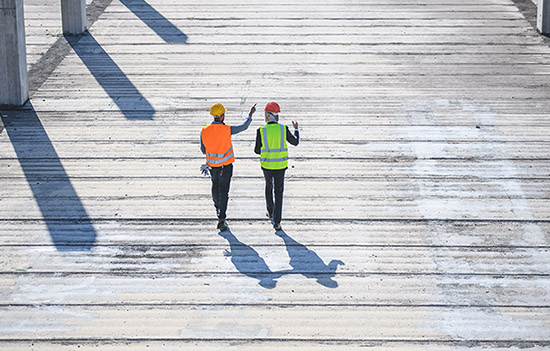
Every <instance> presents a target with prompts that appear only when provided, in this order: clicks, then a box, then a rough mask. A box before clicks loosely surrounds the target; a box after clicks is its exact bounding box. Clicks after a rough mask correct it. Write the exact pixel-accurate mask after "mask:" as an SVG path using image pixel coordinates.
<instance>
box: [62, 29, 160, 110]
mask: <svg viewBox="0 0 550 351" xmlns="http://www.w3.org/2000/svg"><path fill="white" fill-rule="evenodd" d="M65 38H66V39H67V42H68V43H69V44H70V45H71V47H72V48H73V50H74V51H75V52H76V54H77V55H78V57H79V58H80V59H81V60H82V62H83V63H84V64H85V65H86V67H87V68H88V70H89V71H90V73H91V74H92V75H93V76H94V78H95V80H96V81H97V82H98V83H99V84H100V85H101V87H102V88H103V89H104V90H105V92H106V93H107V94H108V95H109V97H110V98H111V99H112V100H113V101H114V102H115V103H116V104H117V106H118V108H119V109H120V111H121V112H122V113H123V114H124V116H125V117H126V118H127V119H131V120H151V119H153V116H154V114H155V109H154V108H153V106H151V104H150V103H149V102H148V101H147V99H146V98H145V97H144V96H143V95H142V94H141V93H140V92H139V90H138V89H137V88H136V86H135V85H134V84H133V83H132V82H131V81H130V80H129V79H128V77H127V76H126V74H124V72H123V71H122V70H121V69H120V67H118V65H117V64H116V63H115V61H113V59H112V58H111V57H110V56H109V54H107V52H105V50H104V49H103V48H102V47H101V45H99V43H98V42H97V41H96V40H95V38H94V37H93V36H92V35H91V34H89V33H87V34H85V35H82V36H66V37H65Z"/></svg>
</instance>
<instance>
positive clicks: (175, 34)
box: [120, 0, 187, 44]
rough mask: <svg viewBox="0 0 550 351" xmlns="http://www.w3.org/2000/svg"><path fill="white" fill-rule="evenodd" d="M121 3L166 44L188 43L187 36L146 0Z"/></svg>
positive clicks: (125, 0)
mask: <svg viewBox="0 0 550 351" xmlns="http://www.w3.org/2000/svg"><path fill="white" fill-rule="evenodd" d="M120 2H122V4H124V6H126V7H127V8H128V9H129V10H130V11H132V12H133V13H134V14H135V15H136V16H137V17H138V18H139V19H140V20H141V21H143V23H145V24H146V25H148V26H149V28H151V29H152V30H154V31H155V33H157V35H158V36H159V37H161V38H162V39H163V40H164V41H165V42H166V43H169V44H185V43H187V35H185V34H184V33H183V32H182V31H181V30H180V29H179V28H178V27H177V26H175V25H174V24H173V23H172V22H170V21H169V20H168V19H167V18H166V17H164V16H163V15H162V14H160V13H159V12H158V11H157V10H155V8H154V7H152V6H151V5H149V4H148V3H147V2H146V1H145V0H121V1H120Z"/></svg>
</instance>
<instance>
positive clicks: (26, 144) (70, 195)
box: [4, 105, 97, 251]
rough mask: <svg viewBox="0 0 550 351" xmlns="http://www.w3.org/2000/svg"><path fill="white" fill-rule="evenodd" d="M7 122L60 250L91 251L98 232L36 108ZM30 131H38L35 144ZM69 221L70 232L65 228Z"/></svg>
mask: <svg viewBox="0 0 550 351" xmlns="http://www.w3.org/2000/svg"><path fill="white" fill-rule="evenodd" d="M31 107H32V105H31ZM4 122H5V124H6V132H7V134H8V136H9V138H10V141H11V143H12V145H13V148H14V150H15V153H16V155H17V158H18V160H19V164H20V165H21V168H22V169H23V173H24V174H25V178H26V179H27V182H28V183H29V186H30V188H31V190H32V193H33V196H34V198H35V200H36V203H37V204H38V207H39V208H40V212H41V214H42V217H43V218H44V221H45V223H46V226H47V228H48V231H49V233H50V236H51V238H52V241H53V243H54V245H55V247H56V249H57V250H58V251H90V250H91V249H92V247H93V246H94V244H95V241H96V236H97V235H96V231H95V229H94V227H93V225H92V222H91V219H90V217H89V216H88V213H87V212H86V209H85V208H84V205H83V204H82V202H81V201H80V198H79V197H78V195H77V193H76V191H75V189H74V187H73V185H72V184H71V180H70V179H69V176H68V174H67V172H66V171H65V168H64V167H63V165H62V164H61V160H60V159H59V156H58V155H57V152H56V151H55V148H54V146H53V144H52V142H51V140H50V138H49V136H48V134H47V133H46V130H45V129H44V127H43V126H42V123H41V122H40V119H39V118H38V116H37V114H36V112H35V111H34V108H33V109H32V110H31V112H30V113H29V114H28V115H27V114H26V113H25V116H24V118H10V119H8V120H6V121H4ZM26 128H33V129H34V133H33V136H32V140H29V138H28V137H27V138H26V137H25V135H24V131H25V129H26ZM44 165H45V166H44ZM67 219H69V220H70V221H71V223H70V226H69V227H70V229H71V230H69V231H67V228H66V227H67V226H66V225H64V222H66V220H67Z"/></svg>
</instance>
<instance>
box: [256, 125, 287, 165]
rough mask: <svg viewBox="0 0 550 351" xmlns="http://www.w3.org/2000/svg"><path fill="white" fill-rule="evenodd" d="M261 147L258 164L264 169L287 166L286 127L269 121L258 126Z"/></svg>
mask: <svg viewBox="0 0 550 351" xmlns="http://www.w3.org/2000/svg"><path fill="white" fill-rule="evenodd" d="M260 135H261V138H262V148H261V150H260V151H261V155H260V164H261V165H262V167H263V168H265V169H273V170H276V169H285V168H287V167H288V148H287V144H286V127H285V126H284V125H281V124H278V123H270V124H267V125H265V126H263V127H260Z"/></svg>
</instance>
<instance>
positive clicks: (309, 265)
mask: <svg viewBox="0 0 550 351" xmlns="http://www.w3.org/2000/svg"><path fill="white" fill-rule="evenodd" d="M275 234H276V235H278V236H279V237H281V238H282V239H283V240H284V242H285V246H286V250H287V252H288V256H289V257H290V265H291V266H292V268H293V270H291V271H288V272H293V273H299V274H301V275H303V276H305V277H307V278H311V279H315V280H317V282H318V283H319V284H321V285H323V286H326V287H327V288H337V287H338V282H336V281H335V280H333V279H332V278H333V277H334V276H335V275H336V269H337V268H338V265H344V262H342V261H341V260H332V261H330V262H329V264H328V265H327V264H325V262H324V261H323V260H322V259H321V257H319V255H317V254H316V253H315V251H313V250H310V249H308V248H307V247H306V246H305V245H302V244H300V243H299V242H297V241H296V240H294V239H292V238H291V237H290V236H288V234H286V233H285V232H284V231H283V230H278V231H277V232H276V233H275Z"/></svg>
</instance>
